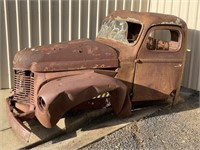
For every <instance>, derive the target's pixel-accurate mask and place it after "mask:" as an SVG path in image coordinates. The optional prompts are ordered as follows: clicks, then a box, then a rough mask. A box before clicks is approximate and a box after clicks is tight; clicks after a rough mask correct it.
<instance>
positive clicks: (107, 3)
mask: <svg viewBox="0 0 200 150" xmlns="http://www.w3.org/2000/svg"><path fill="white" fill-rule="evenodd" d="M108 9H109V1H108V0H106V16H108Z"/></svg>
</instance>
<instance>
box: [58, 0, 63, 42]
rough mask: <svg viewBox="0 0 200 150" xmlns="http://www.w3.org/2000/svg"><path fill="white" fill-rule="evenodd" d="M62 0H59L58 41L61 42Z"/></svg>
mask: <svg viewBox="0 0 200 150" xmlns="http://www.w3.org/2000/svg"><path fill="white" fill-rule="evenodd" d="M62 36H63V35H62V0H59V42H62Z"/></svg>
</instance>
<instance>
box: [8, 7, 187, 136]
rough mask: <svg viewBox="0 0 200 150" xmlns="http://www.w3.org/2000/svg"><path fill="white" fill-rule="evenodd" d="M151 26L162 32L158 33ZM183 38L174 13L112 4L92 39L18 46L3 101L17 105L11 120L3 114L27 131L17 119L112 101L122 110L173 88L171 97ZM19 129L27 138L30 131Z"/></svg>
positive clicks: (51, 119) (53, 116)
mask: <svg viewBox="0 0 200 150" xmlns="http://www.w3.org/2000/svg"><path fill="white" fill-rule="evenodd" d="M158 31H159V32H160V31H162V32H164V33H165V32H166V33H167V34H169V35H168V36H165V37H169V39H165V40H163V39H162V36H161V37H159V36H158V35H159V34H160V33H159V34H157V32H158ZM186 43H187V25H186V24H185V22H184V21H183V20H182V19H180V18H178V17H176V16H171V15H164V14H156V13H145V12H144V13H139V12H131V11H115V12H113V13H111V14H110V15H109V16H107V17H106V18H105V20H104V22H103V25H102V27H101V29H100V31H99V34H98V36H97V38H96V40H95V41H92V40H88V39H81V40H75V41H70V42H62V43H58V44H51V45H47V46H39V47H35V48H29V49H25V50H22V51H20V52H18V53H17V54H16V55H15V58H14V61H13V65H14V67H13V68H14V70H15V81H14V82H15V83H14V85H15V86H14V95H13V97H10V99H9V100H8V101H9V104H10V105H9V107H10V108H16V109H17V110H20V111H21V112H19V114H18V115H17V116H18V117H17V120H18V122H16V119H13V118H15V117H11V119H10V120H15V121H14V122H16V124H18V125H20V128H21V130H24V131H27V130H25V129H22V128H23V127H24V126H22V121H24V120H26V119H29V118H33V117H34V116H36V118H37V119H38V120H39V121H40V123H41V124H42V125H43V126H45V127H47V128H51V127H52V126H54V125H55V124H56V123H57V122H58V120H59V119H60V118H61V117H62V116H63V115H64V114H65V113H66V112H70V111H79V110H81V111H82V110H90V109H92V108H93V109H97V108H103V107H110V106H111V107H112V108H113V111H114V112H115V114H116V115H118V116H120V117H125V116H129V115H130V114H131V109H132V105H134V103H138V102H143V101H153V100H163V99H167V98H168V97H169V96H172V95H173V96H174V101H176V100H177V96H178V94H179V89H180V85H181V80H182V75H183V69H184V62H185V52H186ZM103 95H104V96H103ZM105 95H107V96H105ZM9 110H10V111H9V112H8V113H9V114H10V116H13V113H12V111H11V109H9ZM11 114H12V115H11ZM12 122H13V121H11V126H14V127H13V128H14V129H16V125H15V123H12ZM24 128H25V127H24ZM23 133H25V135H21V136H22V137H25V138H28V135H29V131H28V132H23ZM17 134H20V132H17Z"/></svg>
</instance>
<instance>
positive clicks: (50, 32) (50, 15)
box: [49, 0, 52, 44]
mask: <svg viewBox="0 0 200 150" xmlns="http://www.w3.org/2000/svg"><path fill="white" fill-rule="evenodd" d="M51 17H52V13H51V0H49V44H51V43H52V18H51Z"/></svg>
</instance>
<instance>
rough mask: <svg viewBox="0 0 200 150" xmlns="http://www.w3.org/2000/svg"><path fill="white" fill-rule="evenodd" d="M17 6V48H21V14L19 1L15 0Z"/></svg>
mask: <svg viewBox="0 0 200 150" xmlns="http://www.w3.org/2000/svg"><path fill="white" fill-rule="evenodd" d="M15 8H16V25H17V50H18V51H20V50H21V38H20V16H19V10H20V9H19V1H18V0H15Z"/></svg>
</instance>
